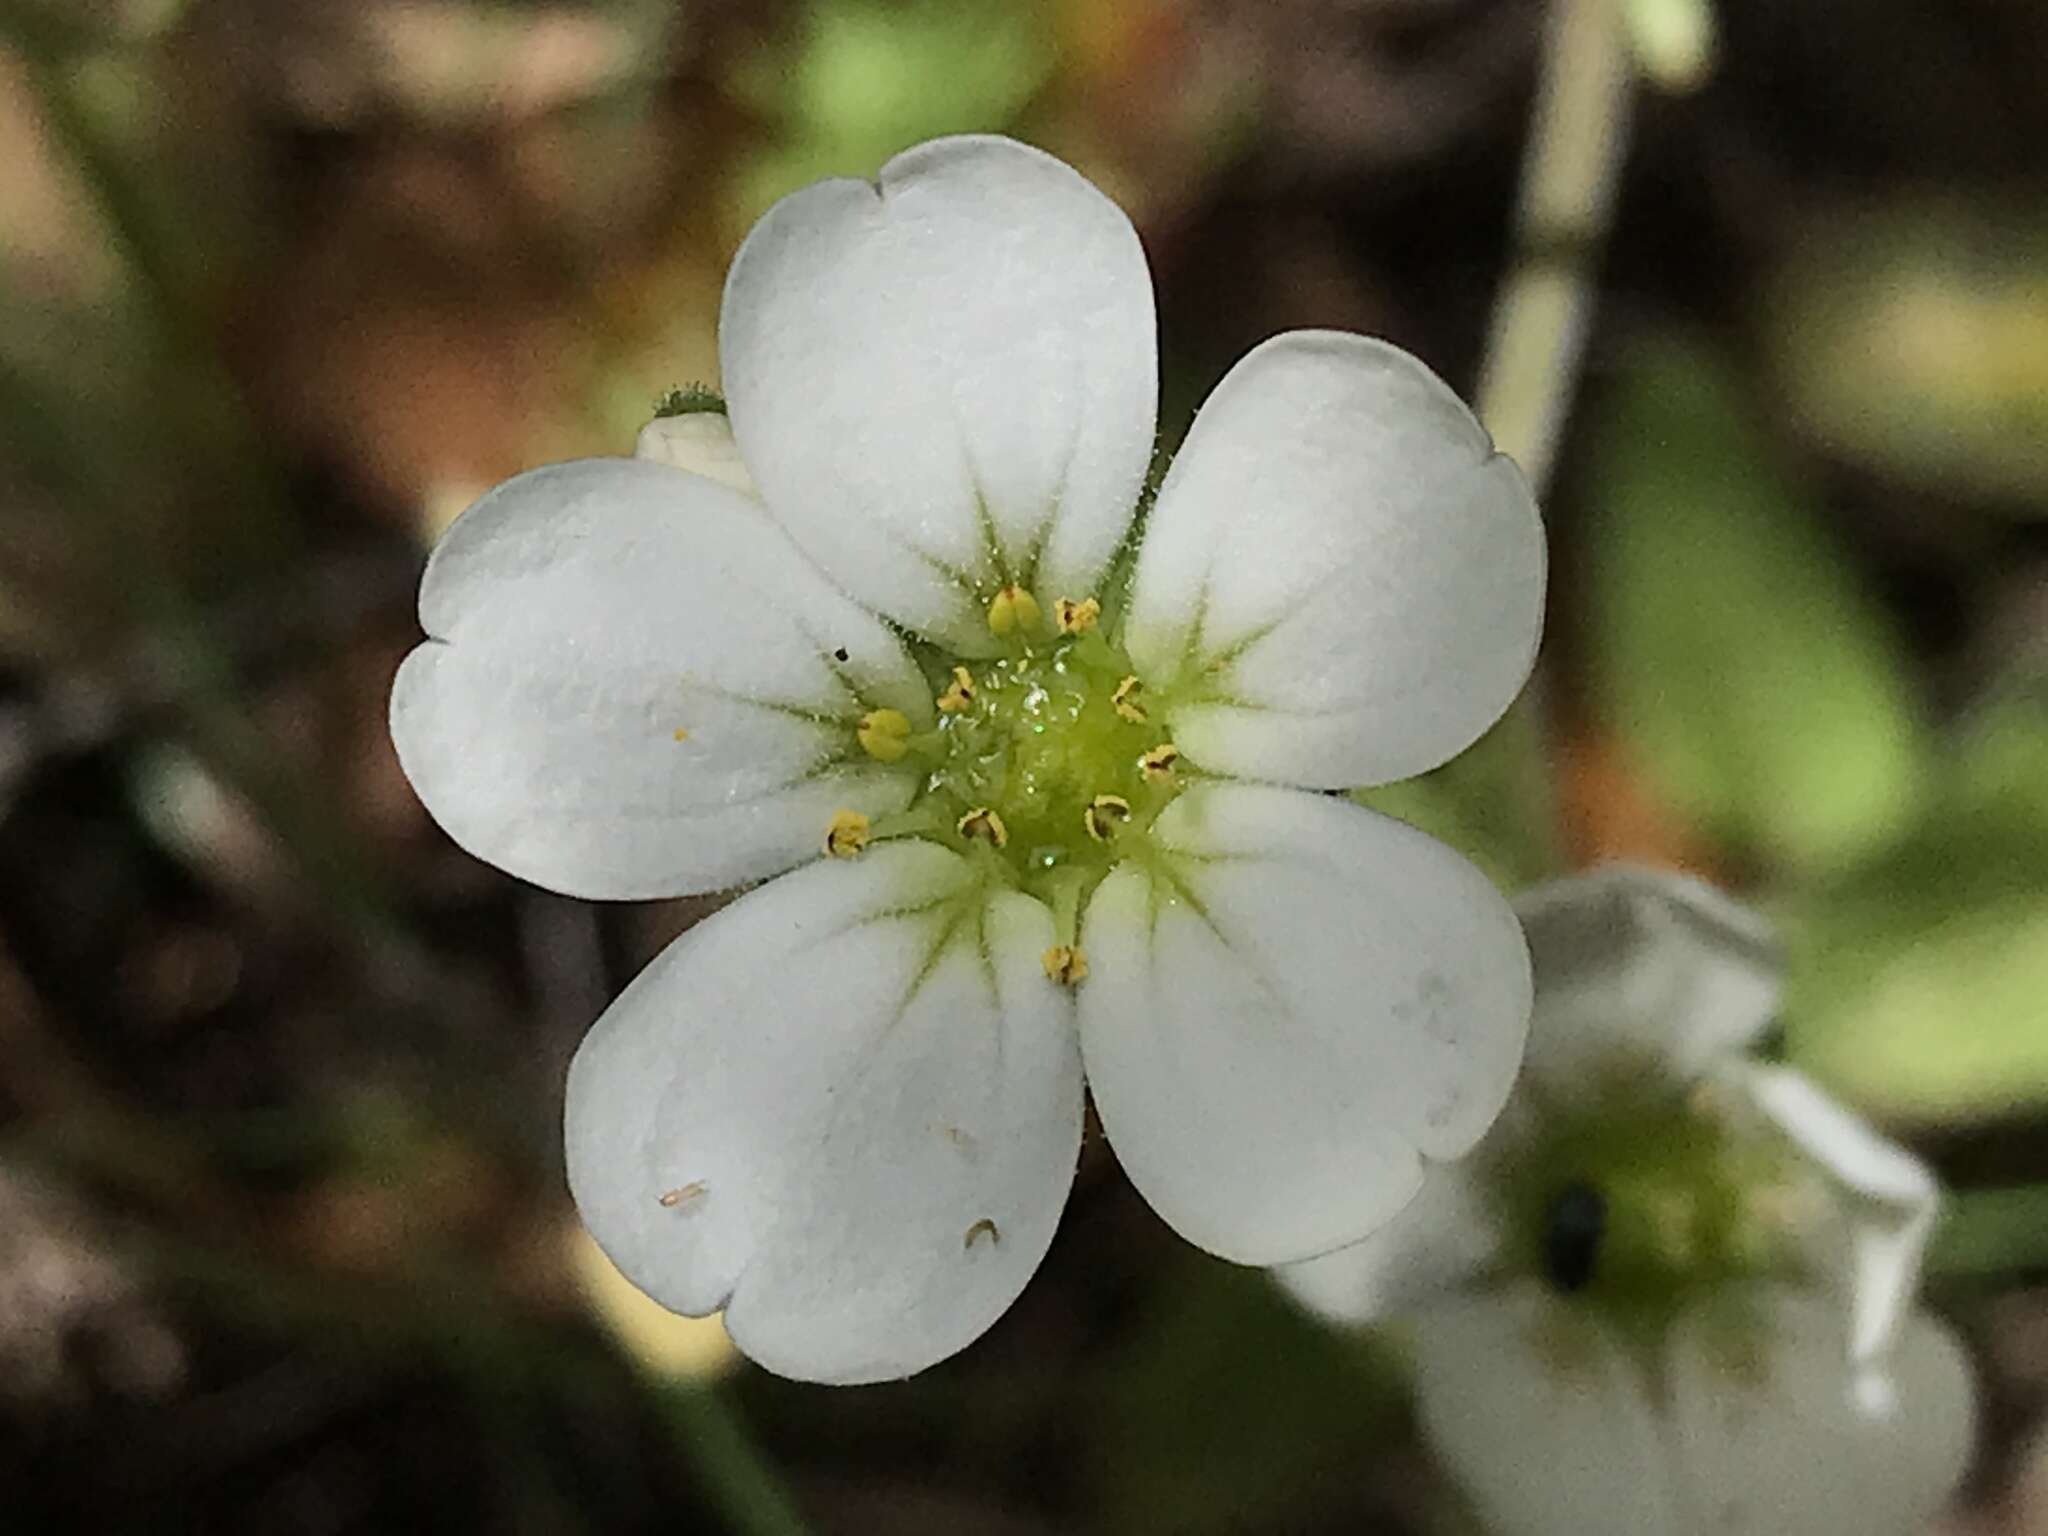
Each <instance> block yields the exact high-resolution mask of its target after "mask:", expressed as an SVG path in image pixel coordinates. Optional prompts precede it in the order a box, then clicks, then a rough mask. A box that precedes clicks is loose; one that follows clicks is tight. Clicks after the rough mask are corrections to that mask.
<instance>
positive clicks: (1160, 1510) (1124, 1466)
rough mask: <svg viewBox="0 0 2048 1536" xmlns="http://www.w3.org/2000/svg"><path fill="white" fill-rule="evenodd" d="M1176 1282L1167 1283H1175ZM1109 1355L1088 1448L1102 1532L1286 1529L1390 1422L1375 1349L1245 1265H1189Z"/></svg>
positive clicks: (1309, 1512)
mask: <svg viewBox="0 0 2048 1536" xmlns="http://www.w3.org/2000/svg"><path fill="white" fill-rule="evenodd" d="M1175 1282H1177V1283H1175ZM1162 1289H1163V1292H1164V1294H1163V1295H1161V1296H1160V1297H1159V1298H1158V1300H1157V1304H1156V1305H1155V1306H1153V1307H1151V1308H1148V1309H1147V1311H1146V1313H1145V1320H1144V1323H1143V1325H1142V1326H1141V1327H1140V1328H1139V1329H1138V1330H1136V1331H1135V1332H1134V1334H1133V1335H1132V1337H1131V1339H1130V1343H1129V1345H1128V1347H1127V1348H1126V1349H1125V1350H1124V1351H1123V1352H1122V1354H1121V1355H1120V1356H1119V1358H1118V1359H1116V1360H1115V1361H1113V1362H1111V1374H1110V1375H1109V1377H1108V1378H1107V1379H1108V1382H1109V1394H1108V1397H1107V1399H1106V1401H1105V1402H1104V1404H1103V1408H1104V1411H1103V1413H1102V1414H1101V1416H1100V1419H1099V1422H1098V1423H1097V1424H1095V1425H1094V1427H1093V1430H1092V1433H1091V1434H1090V1436H1089V1443H1090V1444H1091V1445H1092V1446H1094V1447H1095V1450H1096V1453H1097V1464H1096V1472H1097V1475H1098V1477H1099V1478H1100V1481H1101V1484H1102V1502H1103V1508H1104V1511H1105V1515H1106V1518H1105V1521H1104V1525H1105V1527H1106V1528H1107V1529H1109V1530H1114V1531H1148V1532H1149V1531H1173V1532H1177V1533H1179V1536H1204V1533H1209V1532H1224V1531H1245V1530H1253V1529H1258V1530H1294V1529H1297V1528H1301V1527H1305V1526H1306V1525H1308V1524H1309V1523H1310V1522H1311V1520H1312V1519H1314V1518H1315V1517H1316V1516H1317V1515H1321V1516H1322V1517H1323V1518H1325V1519H1326V1518H1327V1516H1328V1514H1329V1509H1328V1505H1329V1501H1330V1499H1331V1497H1332V1496H1333V1489H1334V1488H1350V1489H1353V1490H1355V1489H1356V1486H1357V1469H1358V1467H1359V1466H1360V1465H1361V1464H1362V1463H1363V1462H1364V1461H1365V1459H1366V1458H1367V1456H1368V1454H1369V1453H1370V1451H1371V1449H1372V1448H1373V1446H1374V1445H1375V1444H1376V1442H1378V1441H1379V1440H1380V1439H1381V1438H1382V1437H1384V1436H1386V1435H1387V1434H1389V1433H1393V1432H1395V1431H1396V1430H1397V1429H1398V1427H1399V1425H1400V1424H1401V1422H1402V1413H1403V1405H1404V1403H1405V1401H1406V1392H1405V1389H1404V1388H1403V1386H1402V1385H1401V1384H1400V1378H1399V1374H1398V1372H1397V1371H1396V1369H1395V1368H1394V1366H1393V1364H1392V1363H1391V1359H1390V1357H1389V1356H1388V1355H1387V1354H1386V1353H1385V1351H1384V1347H1383V1346H1381V1345H1379V1344H1377V1343H1376V1342H1375V1341H1374V1340H1373V1339H1372V1338H1371V1337H1370V1336H1363V1335H1350V1336H1347V1335H1343V1334H1339V1333H1336V1332H1333V1331H1331V1330H1330V1329H1328V1328H1325V1327H1323V1326H1321V1325H1320V1324H1317V1323H1314V1322H1311V1321H1310V1320H1309V1319H1308V1318H1307V1317H1305V1316H1303V1315H1302V1314H1301V1313H1300V1312H1298V1311H1296V1310H1295V1309H1294V1308H1293V1307H1292V1306H1291V1305H1289V1304H1288V1303H1287V1302H1286V1301H1285V1300H1284V1299H1283V1298H1282V1297H1281V1295H1280V1292H1279V1290H1278V1289H1277V1288H1276V1287H1275V1286H1274V1285H1273V1283H1272V1282H1271V1281H1270V1280H1268V1279H1267V1278H1266V1277H1265V1276H1264V1275H1263V1274H1261V1273H1259V1272H1258V1271H1256V1270H1245V1269H1233V1268H1227V1267H1225V1266H1223V1265H1219V1264H1216V1263H1213V1262H1210V1261H1208V1260H1202V1259H1191V1260H1189V1261H1187V1262H1185V1263H1184V1264H1182V1265H1181V1266H1179V1268H1178V1269H1177V1270H1175V1271H1174V1273H1173V1275H1171V1276H1169V1277H1167V1284H1166V1285H1165V1286H1164V1287H1163V1288H1162Z"/></svg>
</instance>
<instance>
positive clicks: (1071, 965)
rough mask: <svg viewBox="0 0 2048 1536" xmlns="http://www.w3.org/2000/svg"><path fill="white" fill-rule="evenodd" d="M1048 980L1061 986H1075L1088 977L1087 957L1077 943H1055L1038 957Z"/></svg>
mask: <svg viewBox="0 0 2048 1536" xmlns="http://www.w3.org/2000/svg"><path fill="white" fill-rule="evenodd" d="M1038 963H1039V964H1040V965H1042V966H1044V967H1045V976H1046V980H1048V981H1056V982H1058V983H1059V984H1060V985H1061V986H1063V987H1077V986H1079V985H1080V984H1081V983H1082V982H1084V981H1086V980H1087V979H1088V957H1087V956H1086V955H1084V954H1082V953H1081V946H1080V945H1078V944H1055V945H1053V947H1052V948H1051V949H1048V950H1047V951H1046V952H1045V953H1044V954H1042V955H1040V956H1039V957H1038Z"/></svg>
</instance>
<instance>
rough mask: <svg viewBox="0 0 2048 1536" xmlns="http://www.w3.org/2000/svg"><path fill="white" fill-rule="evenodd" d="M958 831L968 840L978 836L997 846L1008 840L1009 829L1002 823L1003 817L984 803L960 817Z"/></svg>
mask: <svg viewBox="0 0 2048 1536" xmlns="http://www.w3.org/2000/svg"><path fill="white" fill-rule="evenodd" d="M959 832H960V835H961V836H962V837H964V838H966V839H968V841H970V842H972V841H973V840H974V839H975V838H980V839H981V840H982V841H983V842H985V843H990V844H993V845H994V846H995V847H997V848H1001V847H1003V846H1004V845H1005V844H1007V843H1008V842H1009V841H1010V829H1009V828H1008V827H1006V826H1004V825H1003V818H1002V817H1000V816H998V815H997V814H996V813H995V812H994V811H992V810H990V809H989V808H988V807H987V806H985V805H980V806H976V807H975V808H974V809H973V810H971V811H969V812H968V813H967V814H966V815H965V816H962V817H961V818H960V822H959Z"/></svg>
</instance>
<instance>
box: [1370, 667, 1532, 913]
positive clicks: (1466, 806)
mask: <svg viewBox="0 0 2048 1536" xmlns="http://www.w3.org/2000/svg"><path fill="white" fill-rule="evenodd" d="M1351 798H1352V799H1354V800H1356V801H1357V802H1358V803H1359V804H1360V805H1364V806H1369V807H1371V808H1372V809H1373V810H1375V811H1380V812H1382V813H1384V814H1385V815H1388V816H1393V817H1397V818H1399V819H1400V820H1402V821H1405V822H1407V823H1408V824H1409V825H1410V826H1412V827H1418V828H1420V829H1421V830H1422V831H1424V832H1427V833H1428V834H1429V835H1430V836H1431V837H1434V838H1436V839H1438V840H1439V841H1441V842H1445V843H1448V844H1450V846H1451V847H1453V848H1455V849H1457V850H1458V851H1459V852H1460V853H1462V854H1464V855H1465V857H1466V858H1468V859H1470V860H1471V861H1472V862H1473V863H1475V864H1477V865H1478V866H1479V867H1480V868H1481V869H1483V870H1485V871H1486V874H1487V876H1488V878H1489V879H1491V880H1492V881H1493V882H1494V884H1496V885H1498V886H1500V887H1502V888H1503V889H1505V890H1511V891H1512V890H1517V889H1519V888H1520V887H1522V886H1525V885H1533V884H1534V883H1535V882H1536V881H1538V880H1542V879H1544V878H1546V877H1547V876H1550V875H1554V874H1558V873H1560V872H1561V870H1562V867H1563V855H1562V852H1561V850H1560V849H1559V847H1558V842H1557V811H1556V806H1555V805H1554V804H1553V803H1552V800H1551V786H1550V783H1549V778H1548V774H1547V771H1546V769H1545V765H1544V758H1543V742H1542V732H1541V727H1540V725H1539V723H1538V721H1537V717H1536V711H1535V706H1534V705H1533V704H1532V703H1531V701H1530V700H1529V699H1528V698H1527V697H1524V698H1523V699H1522V700H1521V701H1520V702H1518V703H1516V704H1515V706H1514V707H1513V708H1511V709H1510V710H1509V711H1508V712H1507V713H1506V714H1505V715H1503V716H1501V718H1500V720H1499V721H1498V722H1497V723H1496V724H1495V725H1494V727H1493V729H1492V730H1490V731H1488V732H1487V733H1486V734H1485V735H1484V736H1482V737H1480V738H1479V740H1478V741H1476V742H1474V743H1473V744H1472V745H1471V746H1470V747H1468V748H1466V749H1465V751H1464V752H1462V753H1460V754H1459V755H1458V756H1457V757H1454V758H1452V759H1451V761H1449V762H1448V763H1445V764H1444V765H1443V766H1442V767H1441V768H1437V769H1434V770H1432V771H1431V772H1429V773H1425V774H1422V775H1421V776H1419V777H1417V778H1413V779H1404V780H1403V781H1402V782H1400V783H1398V784H1382V785H1379V786H1377V787H1376V788H1373V789H1359V790H1353V791H1352V795H1351Z"/></svg>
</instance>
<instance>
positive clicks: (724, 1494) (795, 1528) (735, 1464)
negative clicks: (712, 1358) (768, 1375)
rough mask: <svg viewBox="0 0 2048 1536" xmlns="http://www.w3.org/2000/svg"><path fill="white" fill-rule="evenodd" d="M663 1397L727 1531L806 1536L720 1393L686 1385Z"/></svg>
mask: <svg viewBox="0 0 2048 1536" xmlns="http://www.w3.org/2000/svg"><path fill="white" fill-rule="evenodd" d="M663 1397H664V1401H665V1403H666V1405H667V1407H668V1410H669V1414H670V1416H671V1418H672V1420H673V1422H674V1424H675V1426H676V1428H677V1430H678V1431H680V1433H681V1435H682V1438H683V1439H684V1440H685V1442H687V1444H688V1445H689V1448H690V1457H691V1461H692V1463H693V1465H694V1466H695V1468H696V1470H697V1472H698V1474H699V1475H700V1476H701V1477H702V1478H703V1479H704V1481H705V1483H706V1485H707V1489H706V1491H707V1492H708V1493H709V1494H710V1495H711V1497H712V1499H713V1500H714V1501H715V1502H716V1503H717V1505H718V1507H719V1509H720V1511H721V1512H722V1513H723V1514H724V1516H725V1518H726V1520H727V1521H728V1522H729V1524H728V1527H727V1528H728V1529H730V1530H732V1531H735V1532H737V1533H739V1536H804V1533H805V1532H806V1531H808V1530H809V1529H810V1527H809V1526H807V1525H806V1524H805V1523H804V1520H803V1517H802V1516H801V1515H799V1514H798V1513H797V1510H796V1505H795V1504H794V1503H792V1502H791V1500H790V1498H789V1495H788V1493H787V1492H786V1491H784V1489H783V1486H782V1483H781V1481H780V1480H779V1479H778V1478H777V1477H776V1475H775V1470H774V1468H773V1467H771V1466H770V1465H769V1464H768V1462H767V1460H766V1458H764V1457H763V1456H762V1454H761V1449H760V1447H759V1446H757V1445H755V1444H754V1441H753V1437H752V1436H751V1435H750V1434H749V1433H748V1432H747V1428H746V1425H745V1424H744V1423H743V1422H741V1420H740V1417H739V1415H738V1414H737V1413H735V1412H734V1411H733V1407H732V1404H731V1402H730V1401H729V1400H728V1399H727V1397H726V1396H725V1394H724V1393H723V1392H722V1391H720V1389H719V1388H717V1387H715V1386H711V1385H708V1384H704V1383H699V1382H688V1383H682V1384H679V1385H677V1386H675V1387H673V1388H671V1389H670V1390H668V1391H667V1392H666V1393H664V1394H663Z"/></svg>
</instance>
